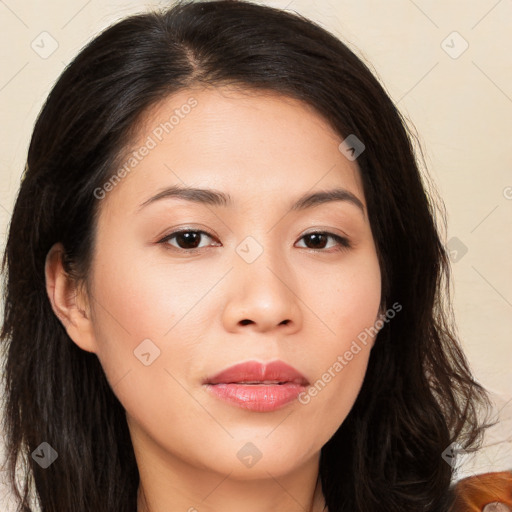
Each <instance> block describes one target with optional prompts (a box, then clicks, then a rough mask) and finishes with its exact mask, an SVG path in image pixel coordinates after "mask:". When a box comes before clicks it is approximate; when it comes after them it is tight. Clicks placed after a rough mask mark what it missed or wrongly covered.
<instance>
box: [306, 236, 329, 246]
mask: <svg viewBox="0 0 512 512" xmlns="http://www.w3.org/2000/svg"><path fill="white" fill-rule="evenodd" d="M306 239H309V240H312V241H313V247H311V249H322V248H323V247H325V243H326V241H327V236H326V235H325V234H324V233H311V234H309V235H307V237H306Z"/></svg>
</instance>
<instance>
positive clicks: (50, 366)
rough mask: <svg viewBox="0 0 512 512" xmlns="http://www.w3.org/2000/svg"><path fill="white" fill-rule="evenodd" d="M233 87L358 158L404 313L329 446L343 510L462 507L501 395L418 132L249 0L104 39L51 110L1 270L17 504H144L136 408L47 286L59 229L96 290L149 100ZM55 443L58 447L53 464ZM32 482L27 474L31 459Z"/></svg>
mask: <svg viewBox="0 0 512 512" xmlns="http://www.w3.org/2000/svg"><path fill="white" fill-rule="evenodd" d="M221 85H236V86H239V87H240V88H241V89H242V90H244V89H246V90H251V89H252V90H259V91H273V92H277V93H280V94H282V95H284V96H288V97H291V98H295V99H299V100H301V101H303V102H305V103H307V104H308V105H310V106H312V107H313V108H314V109H316V111H317V112H318V113H319V114H320V115H322V116H323V117H324V118H325V119H326V120H327V121H328V122H329V123H330V125H332V127H333V128H334V129H335V130H336V132H337V133H338V134H339V135H340V136H341V137H347V136H348V135H355V136H357V138H358V139H360V140H361V141H362V142H363V143H364V144H365V151H364V152H363V153H362V154H361V155H360V156H359V157H358V159H357V163H358V165H359V169H360V174H361V178H362V181H363V186H364V194H365V198H366V202H367V205H368V215H369V219H370V224H371V229H372V233H373V236H374V239H375V243H376V249H377V254H378V258H379V264H380V268H381V275H382V303H381V306H385V305H386V304H393V303H395V302H398V303H399V304H400V305H402V307H403V310H402V311H401V312H400V314H399V315H396V317H395V318H394V319H393V320H392V321H390V322H387V323H386V324H385V325H384V327H383V328H382V329H381V330H380V332H379V334H378V337H377V340H376V343H375V345H374V348H373V349H372V351H371V356H370V360H369V365H368V369H367V373H366V376H365V379H364V383H363V386H362V389H361V391H360V394H359V396H358V398H357V400H356V402H355V404H354V406H353V408H352V410H351V411H350V413H349V415H348V416H347V418H346V419H345V421H344V422H343V423H342V424H341V426H340V427H339V429H338V430H337V432H336V433H335V434H334V435H333V437H332V438H331V439H330V440H329V441H328V442H327V443H326V444H325V445H324V446H323V448H322V450H321V457H320V475H319V476H320V479H321V483H322V488H323V493H324V496H325V500H326V506H327V507H328V510H329V512H342V511H350V512H375V511H381V510H385V511H386V512H395V511H397V512H398V511H400V512H403V511H404V510H407V511H412V510H415V511H416V510H418V511H420V510H421V511H424V512H433V511H442V510H448V509H449V507H451V501H452V497H451V493H450V483H451V479H452V476H453V468H452V467H451V466H450V465H449V464H447V463H446V462H445V461H444V460H443V458H442V454H443V452H444V450H445V449H446V448H447V447H448V446H449V445H450V444H451V443H453V442H455V441H456V442H458V443H459V444H460V445H461V446H463V447H464V448H465V449H466V450H471V449H476V447H477V446H478V445H479V443H481V439H482V434H483V431H484V428H485V426H484V425H483V423H482V421H481V420H480V414H479V411H480V410H483V409H484V408H485V407H487V406H488V405H489V400H488V397H487V394H486V391H485V390H484V389H483V388H482V387H481V386H480V385H479V384H478V383H477V382H476V381H475V380H474V378H473V377H472V374H471V371H470V368H469V365H468V363H467V360H466V359H465V356H464V354H463V351H462V349H461V346H460V344H459V341H458V336H457V333H456V327H455V325H454V321H453V313H452V307H451V301H450V265H449V259H448V257H447V252H446V250H445V248H444V244H443V243H442V241H441V237H440V234H439V233H440V226H439V224H438V222H437V220H438V219H441V220H442V221H443V223H444V225H446V220H445V214H444V209H443V208H442V207H440V206H439V204H441V203H442V201H440V200H439V198H438V197H437V193H436V192H435V189H434V187H432V186H431V185H428V183H427V182H428V177H427V174H425V175H422V173H421V172H420V166H419V163H418V161H417V159H416V156H415V150H414V136H413V135H412V134H411V131H410V129H409V128H408V127H407V122H406V120H405V119H404V118H403V117H402V116H401V114H400V113H399V111H398V110H397V108H396V107H395V105H394V104H393V102H392V101H391V100H390V98H389V97H388V95H387V94H386V92H385V90H384V88H383V87H382V86H381V85H380V83H379V81H378V80H377V79H376V78H375V77H374V75H373V74H372V72H371V71H370V70H369V69H368V67H367V66H366V65H365V64H364V63H363V62H362V61H361V60H360V59H359V58H358V57H357V56H356V55H355V54H354V53H353V52H352V51H351V50H350V49H349V48H348V47H347V46H346V45H345V44H344V43H342V42H341V41H340V40H339V39H338V38H337V37H335V36H334V35H332V34H331V33H329V32H328V31H327V30H325V29H323V28H322V27H320V26H319V25H318V24H315V23H314V22H312V21H310V20H308V19H306V18H304V17H302V16H300V15H298V14H296V13H291V12H285V11H282V10H279V9H275V8H271V7H268V6H261V5H257V4H254V3H251V2H247V1H233V0H220V1H208V2H206V1H198V2H180V3H178V4H176V5H175V6H172V7H171V8H169V9H167V10H164V11H159V12H150V13H144V14H139V15H135V16H131V17H128V18H125V19H123V20H121V21H120V22H117V23H116V24H114V25H112V26H111V27H109V28H108V29H106V30H105V31H103V32H102V33H101V34H100V35H99V36H97V37H96V38H94V39H93V40H92V41H91V42H90V43H89V44H88V45H87V46H86V47H85V48H84V49H83V50H82V51H81V52H80V53H79V54H78V56H77V57H76V58H75V59H74V60H73V62H72V63H71V64H70V65H69V66H67V68H66V69H65V71H64V72H63V73H62V75H61V76H60V78H59V79H58V81H57V82H56V84H55V86H54V87H53V89H52V91H51V92H50V94H49V96H48V98H47V101H46V103H45V105H44V106H43V108H42V110H41V112H40V114H39V117H38V119H37V122H36V124H35V127H34V131H33V134H32V138H31V142H30V147H29V151H28V158H27V165H26V168H25V170H24V172H23V175H22V179H21V185H20V189H19V193H18V196H17V200H16V203H15V206H14V210H13V213H12V219H11V223H10V227H9V232H8V239H7V244H6V248H5V253H4V258H3V264H2V272H3V273H4V276H5V277H4V279H5V292H4V301H5V311H4V319H3V320H4V321H3V325H2V331H1V340H2V347H3V352H4V357H5V369H4V381H3V384H4V385H5V397H6V398H5V419H4V431H5V435H6V448H7V451H6V461H5V463H6V465H7V468H8V475H9V477H10V485H11V486H12V489H13V491H14V494H15V496H16V499H17V502H18V507H19V508H18V510H21V511H22V512H32V510H34V509H33V508H32V506H33V505H31V502H30V493H31V492H32V491H31V489H32V485H33V486H34V489H35V493H36V494H35V496H36V497H37V500H38V502H39V504H40V506H41V510H42V511H43V512H62V511H64V510H65V511H66V512H90V511H91V510H94V511H95V512H112V511H113V510H115V511H116V512H135V510H136V496H137V489H138V484H139V474H138V469H137V464H136V460H135V457H134V453H133V446H132V444H131V439H130V435H129V431H128V427H127V423H126V417H125V411H124V409H123V407H122V405H121V404H120V402H119V401H118V399H117V398H116V396H115V394H114V393H113V391H112V389H111V388H110V386H109V384H108V382H107V379H106V377H105V375H104V372H103V370H102V367H101V365H100V363H99V360H98V358H97V357H96V355H95V354H92V353H89V352H85V351H83V350H81V349H80V348H79V347H77V345H76V344H75V343H73V342H72V341H71V339H70V338H69V336H68V335H67V333H66V331H65V329H64V327H63V326H62V324H61V323H60V321H59V320H58V319H57V317H56V315H55V314H54V312H53V310H52V307H51V304H50V301H49V299H48V296H47V292H46V287H45V273H44V266H45V257H46V255H47V253H48V251H49V250H50V248H51V247H52V245H53V244H55V243H56V242H61V243H62V244H63V246H64V248H65V255H64V268H65V269H66V272H68V274H69V275H70V277H72V278H73V279H76V280H77V282H78V283H85V285H87V275H88V271H89V269H90V263H91V254H92V249H93V244H94V240H95V226H96V222H97V215H98V211H99V207H100V204H101V203H100V201H99V200H98V199H97V198H96V196H95V194H94V191H95V189H97V188H98V187H100V186H101V184H103V183H105V182H106V181H107V180H108V179H109V177H110V176H112V175H113V173H114V171H115V170H116V166H117V165H119V162H120V155H121V154H122V153H123V151H124V150H126V148H127V147H129V144H130V142H132V141H133V135H134V133H136V129H137V127H138V126H140V122H141V119H142V117H143V115H144V113H145V112H147V111H148V109H149V108H150V107H152V106H154V105H156V104H157V103H158V102H159V101H161V100H163V99H164V98H166V97H167V96H168V95H170V94H173V93H175V92H177V91H180V90H183V89H186V88H188V87H192V86H205V87H215V86H221ZM41 442H48V443H49V444H50V445H51V446H52V447H53V448H54V449H55V450H56V452H57V453H58V459H57V461H56V462H55V463H54V464H52V465H51V466H50V467H48V468H47V469H42V468H41V467H40V466H39V464H37V463H36V462H35V460H34V459H33V457H32V456H31V454H32V453H33V452H34V450H36V448H37V447H38V446H39V445H40V443H41ZM18 470H19V471H21V477H22V481H21V483H20V484H18V483H17V481H16V473H17V471H18Z"/></svg>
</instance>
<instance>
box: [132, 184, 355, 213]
mask: <svg viewBox="0 0 512 512" xmlns="http://www.w3.org/2000/svg"><path fill="white" fill-rule="evenodd" d="M169 198H176V199H184V200H185V201H192V202H195V203H199V204H205V205H211V206H224V207H228V206H231V205H232V204H233V199H232V197H231V196H230V195H229V194H226V193H224V192H221V191H220V190H215V189H211V188H208V189H206V188H194V187H183V186H181V185H173V186H171V187H168V188H165V189H164V190H162V191H161V192H159V193H158V194H156V195H154V196H152V197H150V198H149V199H147V200H146V201H144V202H143V203H142V204H140V206H139V208H138V211H140V210H141V209H142V208H144V207H145V206H148V205H149V204H152V203H154V202H156V201H160V200H162V199H169ZM333 201H346V202H348V203H350V204H353V205H354V206H357V208H359V209H360V210H361V212H362V213H363V216H364V215H365V208H364V205H363V203H362V202H361V200H360V199H359V198H358V197H357V196H355V195H354V194H353V193H352V192H349V191H348V190H346V189H344V188H335V189H332V190H326V191H318V192H313V193H306V194H304V195H302V196H300V197H299V198H298V199H297V200H296V201H295V202H294V203H293V204H292V205H291V207H290V210H291V211H300V210H305V209H307V208H313V207H314V206H318V205H321V204H324V203H329V202H333Z"/></svg>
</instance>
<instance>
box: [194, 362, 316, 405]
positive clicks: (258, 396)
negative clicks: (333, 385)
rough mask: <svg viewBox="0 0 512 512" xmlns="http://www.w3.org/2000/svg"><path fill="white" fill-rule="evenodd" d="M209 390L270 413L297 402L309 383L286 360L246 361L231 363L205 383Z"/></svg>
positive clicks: (232, 400)
mask: <svg viewBox="0 0 512 512" xmlns="http://www.w3.org/2000/svg"><path fill="white" fill-rule="evenodd" d="M203 384H204V385H205V386H206V388H207V389H208V391H209V392H211V393H212V394H213V395H214V396H216V397H217V398H220V399H222V400H224V401H227V402H228V403H230V404H231V405H235V406H238V407H241V408H243V409H248V410H251V411H255V412H270V411H274V410H277V409H280V408H281V407H284V406H285V405H287V404H289V403H290V402H292V401H294V400H295V399H296V398H297V396H298V395H299V393H301V392H302V391H304V390H305V389H306V387H307V386H309V382H308V380H307V379H306V377H304V375H302V373H300V372H299V371H298V370H296V369H295V368H293V366H290V365H288V364H286V363H284V362H283V361H271V362H269V363H266V364H265V363H260V362H258V361H246V362H243V363H239V364H236V365H234V366H231V367H229V368H227V369H225V370H223V371H221V372H219V373H217V374H215V375H214V376H212V377H209V378H207V379H206V380H205V381H204V383H203Z"/></svg>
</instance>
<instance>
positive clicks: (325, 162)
mask: <svg viewBox="0 0 512 512" xmlns="http://www.w3.org/2000/svg"><path fill="white" fill-rule="evenodd" d="M341 142H342V139H341V138H340V137H339V136H338V135H337V134H336V133H335V132H334V131H333V130H332V129H331V128H330V127H329V125H328V124H327V123H326V122H325V121H324V120H323V118H322V117H320V116H319V115H318V114H317V113H315V112H314V111H313V110H312V109H311V108H310V107H308V106H306V105H304V104H302V103H300V102H298V101H295V100H292V99H289V98H284V97H282V96H278V95H277V94H270V93H269V94H267V95H263V94H262V93H254V92H252V93H249V92H247V91H246V92H245V93H243V94H242V93H241V92H237V91H235V90H234V89H228V88H225V87H224V88H217V89H212V88H211V89H205V90H184V91H181V92H179V93H177V94H174V95H173V96H171V97H169V98H168V99H166V100H165V101H164V102H162V103H161V104H159V105H158V107H157V108H154V109H152V110H151V112H150V113H148V115H147V116H146V118H145V120H144V123H142V125H141V131H140V133H139V136H138V139H137V140H136V141H135V143H134V144H133V147H132V148H131V150H132V151H135V152H136V153H135V154H134V153H130V154H129V155H127V156H126V158H125V160H124V161H123V163H122V164H121V165H120V167H119V169H118V176H117V178H118V179H114V180H113V181H111V182H109V183H107V184H105V186H104V187H102V189H101V190H97V191H96V193H95V195H97V197H99V198H101V199H100V201H99V207H100V216H99V219H98V225H97V233H96V244H95V250H94V257H93V263H92V272H91V274H90V276H89V277H90V284H91V288H90V292H91V293H90V295H89V307H90V319H91V328H92V332H93V334H92V336H89V337H87V336H86V335H85V334H84V335H83V336H80V335H75V336H74V339H75V341H76V342H77V344H79V345H80V346H81V347H82V348H84V349H85V350H89V351H92V352H95V353H96V354H97V356H98V358H99V360H100V362H101V364H102V366H103V368H104V371H105V373H106V376H107V378H108V380H109V382H110V384H111V386H112V388H113V390H114V393H115V394H116V396H117V397H118V398H119V400H120V402H121V403H122V405H123V406H124V408H125V409H126V414H127V420H128V424H129V428H130V431H131V434H132V439H133V441H134V448H135V450H136V452H137V453H141V452H142V451H144V452H145V453H149V452H150V453H152V454H153V456H154V457H156V458H157V459H159V460H160V461H165V464H175V463H176V464H179V465H182V466H183V465H186V466H189V467H190V466H192V467H196V468H202V469H207V470H213V471H216V472H220V473H222V474H228V473H230V474H231V476H232V477H233V478H247V479H249V478H251V479H252V478H258V477H261V476H262V475H263V476H267V477H268V473H271V474H272V475H274V476H277V475H280V474H285V473H287V472H290V471H292V470H293V469H294V468H297V467H299V466H300V465H301V464H305V463H306V462H307V461H311V460H312V459H313V458H315V457H318V455H319V451H320V449H321V447H322V446H323V445H324V444H325V443H326V442H327V441H328V440H329V438H330V437H331V436H332V435H333V434H334V433H335V432H336V430H337V429H338V427H339V426H340V424H341V423H342V422H343V420H344V419H345V417H346V416H347V414H348V413H349V411H350V409H351V407H352V405H353V403H354V401H355V399H356V397H357V394H358V392H359V389H360V387H361V384H362V381H363V378H364V375H365V370H366V367H367V362H368V357H369V352H370V349H371V345H372V341H373V339H372V337H371V336H368V335H366V344H364V343H361V341H360V340H361V339H362V338H364V336H363V337H361V333H364V332H365V329H368V328H370V327H372V326H374V324H375V321H376V320H377V318H378V313H379V303H380V298H381V288H380V271H379V264H378V260H377V255H376V249H375V245H374V241H373V238H372V233H371V229H370V224H369V221H368V216H367V211H366V203H365V197H364V194H363V189H362V182H361V179H360V176H359V171H358V167H357V161H352V160H350V159H348V158H347V157H346V156H345V154H344V153H343V152H341V151H340V150H339V148H338V146H339V145H340V143H341ZM144 148H145V149H144ZM130 158H131V160H130ZM125 164H126V165H125ZM123 169H124V171H123ZM182 188H194V189H204V190H211V191H213V190H215V192H214V193H213V192H211V193H207V192H202V193H196V194H190V193H189V195H188V198H187V197H185V196H183V197H180V196H179V195H178V194H177V193H176V191H177V190H181V189H182ZM167 189H173V190H174V191H175V193H174V194H171V193H169V194H166V193H165V191H166V190H167ZM338 189H340V190H344V191H345V192H343V193H342V194H339V195H338V198H337V199H331V200H328V201H326V200H324V201H314V200H309V201H308V200H306V201H302V203H301V204H298V205H296V206H295V207H294V206H293V205H295V204H296V203H297V201H299V198H303V197H304V196H308V195H311V194H316V193H319V192H329V191H334V190H338ZM214 194H222V197H224V198H227V197H228V196H229V201H226V202H225V203H224V202H223V201H221V200H220V199H215V200H213V199H212V198H214V197H215V198H216V197H217V196H216V195H215V196H214ZM358 202H359V203H360V204H358ZM176 231H188V233H185V234H181V235H180V234H178V235H176V236H173V233H175V232H176ZM312 232H321V233H325V234H324V235H321V234H320V235H318V234H317V235H311V233H312ZM338 237H340V238H338ZM344 240H348V244H349V246H348V247H347V246H346V242H345V241H344ZM358 336H359V339H358ZM276 360H280V361H282V362H284V363H286V364H288V365H290V366H292V367H293V368H295V369H296V370H297V371H298V372H300V374H302V376H303V377H304V378H305V379H306V380H307V382H308V383H309V387H308V386H306V387H305V388H300V387H297V384H290V383H289V384H284V385H282V384H281V385H279V384H277V383H276V382H277V381H280V377H281V380H283V382H284V381H286V378H289V379H290V380H292V377H289V376H286V375H284V376H280V375H271V377H273V378H267V379H263V378H261V379H260V380H267V381H272V380H273V381H276V382H274V384H273V385H270V384H269V383H268V382H267V384H238V385H234V384H231V385H228V383H229V382H230V381H233V380H235V378H234V377H231V378H226V379H224V380H225V385H224V386H218V385H217V386H213V385H206V384H205V381H208V379H210V378H211V377H212V376H214V375H215V374H218V373H219V372H221V371H222V370H225V369H227V368H229V367H231V366H233V365H235V364H238V363H242V362H247V361H256V362H259V363H268V362H271V361H276ZM278 373H279V372H278ZM261 375H262V376H263V374H261ZM239 377H240V376H239ZM242 377H243V374H242V376H241V377H240V378H239V379H238V380H244V379H243V378H242ZM251 377H254V376H252V375H251ZM267 377H268V375H267ZM245 380H246V381H248V380H256V379H254V378H246V379H245ZM221 381H222V379H221ZM223 382H224V381H223ZM265 386H266V388H265ZM280 386H284V387H280ZM315 386H316V388H315ZM315 389H316V392H315ZM299 391H302V393H301V395H299V396H297V392H299ZM223 393H224V394H226V393H227V394H228V395H229V394H231V395H234V398H233V400H234V401H229V400H226V399H225V398H222V397H221V396H220V395H222V394H223ZM265 394H266V395H267V397H266V398H265ZM251 396H252V397H254V396H255V399H254V401H252V402H247V400H248V398H249V397H251ZM237 397H238V398H237ZM272 397H274V398H275V401H273V398H272Z"/></svg>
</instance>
